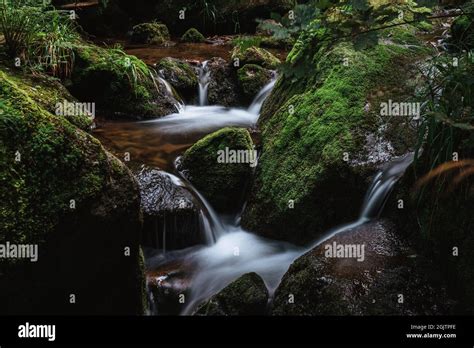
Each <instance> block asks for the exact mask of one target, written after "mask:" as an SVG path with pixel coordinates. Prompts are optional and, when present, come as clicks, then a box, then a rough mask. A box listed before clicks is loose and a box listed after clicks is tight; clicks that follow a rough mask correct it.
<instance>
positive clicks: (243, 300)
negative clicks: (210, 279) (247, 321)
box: [194, 273, 268, 316]
mask: <svg viewBox="0 0 474 348" xmlns="http://www.w3.org/2000/svg"><path fill="white" fill-rule="evenodd" d="M267 304H268V290H267V287H266V286H265V283H264V282H263V280H262V278H260V276H258V275H257V274H256V273H248V274H245V275H243V276H241V277H240V278H239V279H237V280H235V281H234V282H233V283H231V284H230V285H228V286H227V287H226V288H224V289H223V290H222V291H220V292H219V293H218V294H216V295H214V296H213V297H211V298H210V299H209V300H208V301H206V302H205V303H203V304H201V305H200V306H199V308H198V309H197V310H196V312H195V313H194V315H207V316H251V315H264V314H265V313H266V308H267Z"/></svg>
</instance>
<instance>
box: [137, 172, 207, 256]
mask: <svg viewBox="0 0 474 348" xmlns="http://www.w3.org/2000/svg"><path fill="white" fill-rule="evenodd" d="M136 178H137V180H138V184H139V187H140V194H141V206H142V210H143V214H144V225H143V232H142V245H144V246H146V247H150V248H154V249H164V250H173V249H184V248H186V247H189V246H194V245H197V244H200V243H202V242H203V237H202V235H201V228H200V219H199V211H200V210H199V206H198V204H197V202H196V200H195V198H194V197H193V195H192V194H191V193H190V192H189V191H188V190H186V189H185V188H183V187H181V186H178V185H177V184H176V183H175V182H174V181H173V179H172V178H171V177H170V176H169V175H168V174H167V173H165V172H163V171H160V170H157V169H152V168H148V167H143V168H142V169H141V170H140V172H138V173H137V174H136Z"/></svg>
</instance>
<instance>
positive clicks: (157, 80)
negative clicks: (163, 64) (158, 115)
mask: <svg viewBox="0 0 474 348" xmlns="http://www.w3.org/2000/svg"><path fill="white" fill-rule="evenodd" d="M160 75H161V72H158V73H152V74H151V76H152V78H153V83H154V84H155V88H156V90H157V91H160V88H159V87H158V84H160V85H162V86H163V87H164V88H165V92H166V95H167V96H168V97H170V98H172V99H173V100H175V104H174V106H175V108H176V110H177V111H178V113H180V112H182V111H183V110H184V102H183V101H182V99H181V97H180V96H179V95H178V93H176V91H175V90H174V88H173V86H171V84H170V83H169V82H168V81H166V80H165V79H164V78H163V77H161V76H160Z"/></svg>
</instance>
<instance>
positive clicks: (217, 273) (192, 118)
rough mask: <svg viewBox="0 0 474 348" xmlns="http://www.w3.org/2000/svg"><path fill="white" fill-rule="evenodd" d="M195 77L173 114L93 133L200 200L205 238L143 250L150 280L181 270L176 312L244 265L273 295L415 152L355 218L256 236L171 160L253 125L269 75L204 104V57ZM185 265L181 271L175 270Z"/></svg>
mask: <svg viewBox="0 0 474 348" xmlns="http://www.w3.org/2000/svg"><path fill="white" fill-rule="evenodd" d="M199 80H200V81H199V91H198V93H199V99H198V100H199V104H200V105H197V106H196V105H181V106H179V107H177V110H179V111H178V112H176V113H175V114H171V115H168V116H166V117H163V118H160V119H156V120H151V121H142V122H111V121H108V122H105V123H103V124H102V125H101V127H99V128H98V129H97V130H96V134H97V136H98V137H99V139H100V140H101V141H102V142H103V143H104V145H105V146H106V147H108V148H109V149H110V150H111V151H113V152H114V153H115V154H116V155H118V156H119V157H120V155H119V154H123V153H124V152H129V153H130V154H131V157H132V158H133V163H132V164H131V166H132V167H133V165H139V164H143V163H145V164H147V165H149V166H154V167H159V168H160V169H162V170H164V171H166V172H167V175H168V176H169V177H170V178H171V179H172V182H173V183H174V184H175V185H178V186H181V187H183V188H185V189H186V190H188V191H189V192H191V193H192V194H193V196H195V197H197V199H198V201H199V203H200V209H201V212H200V219H201V228H202V229H203V230H204V234H205V245H200V246H195V247H192V248H188V249H185V250H178V251H167V252H164V250H147V251H146V265H147V274H148V277H147V278H148V280H149V281H150V279H152V280H153V281H155V282H156V283H158V284H162V283H166V282H169V283H170V284H171V283H173V282H174V277H176V274H178V278H180V277H181V278H180V279H179V282H178V283H179V286H178V288H179V289H186V291H187V295H186V296H187V298H186V302H185V305H184V306H183V307H182V308H184V309H182V312H181V314H182V315H191V314H192V313H193V312H194V311H195V310H196V308H197V306H198V305H199V304H200V303H202V302H203V301H205V300H206V299H208V298H209V297H211V296H212V295H214V294H216V293H217V292H219V291H220V290H222V289H223V288H224V287H226V286H227V285H228V284H230V283H231V282H232V281H234V280H235V279H237V278H238V277H240V276H241V275H243V274H246V273H249V272H256V273H257V274H259V275H260V276H261V277H262V279H263V280H264V282H265V285H266V286H267V288H268V290H269V294H270V298H271V297H272V295H273V294H274V291H275V290H276V288H277V287H278V285H279V283H280V281H281V279H282V277H283V275H284V274H285V272H286V271H287V270H288V268H289V266H290V264H291V263H292V262H293V261H294V260H295V259H296V258H298V257H299V256H301V255H302V254H304V253H306V252H307V251H309V250H311V249H312V248H313V247H315V246H316V245H318V244H320V243H322V242H324V241H325V240H327V239H329V238H331V237H333V236H334V235H336V234H338V233H341V232H343V231H347V230H349V229H352V228H356V227H359V226H361V225H363V224H365V223H368V222H370V221H373V220H374V219H377V218H378V217H379V215H380V213H381V211H382V209H383V206H384V204H385V202H386V200H387V198H388V196H389V194H390V192H391V190H392V188H393V185H394V184H395V183H396V181H397V180H398V179H399V178H400V177H401V176H402V175H403V173H404V172H405V170H406V168H407V167H408V166H409V165H410V164H411V162H412V160H413V156H412V155H407V156H405V157H403V158H399V159H396V160H395V161H393V162H392V163H391V164H389V165H387V166H386V168H384V169H383V170H382V171H380V173H379V174H378V175H376V177H375V178H374V180H373V184H372V185H371V187H369V188H368V192H367V195H366V198H365V202H364V204H363V206H362V209H361V214H360V218H359V220H358V221H355V222H353V223H350V224H346V225H343V226H341V227H338V228H335V229H333V230H330V231H328V232H327V233H326V234H325V235H324V236H323V237H322V238H321V239H320V240H317V241H315V242H314V243H312V244H310V245H308V246H307V247H296V246H294V245H291V244H289V243H285V242H281V241H273V240H268V239H265V238H262V237H259V236H257V235H255V234H253V233H251V231H245V230H244V229H243V228H242V227H241V226H240V223H239V222H240V215H238V216H236V217H234V218H233V219H229V218H228V217H223V216H219V215H218V214H217V213H216V212H215V211H214V209H213V207H212V206H211V205H210V204H209V203H208V202H207V200H206V198H205V197H204V196H203V195H202V194H201V193H200V192H198V191H197V190H196V189H195V188H194V187H193V186H192V184H191V183H189V182H188V181H187V180H186V179H185V178H184V177H183V176H182V175H181V174H180V172H179V171H178V170H177V168H176V161H177V159H178V158H179V156H180V155H181V154H182V153H183V152H184V151H185V150H186V149H187V148H189V147H190V146H192V145H193V144H194V143H195V142H197V141H198V140H199V139H201V138H203V137H204V136H205V135H207V134H210V133H212V132H214V131H216V130H219V129H221V128H224V127H228V126H233V127H242V128H255V127H256V123H257V121H258V118H259V114H260V109H261V107H262V105H263V102H264V101H265V99H266V97H267V96H268V95H269V94H270V93H271V91H272V88H273V86H274V85H275V80H273V81H271V82H270V83H269V84H268V85H267V86H265V87H264V88H263V89H262V90H261V92H260V93H259V94H258V95H257V96H256V97H255V100H254V101H253V103H252V104H251V105H250V106H249V107H248V108H247V109H245V108H225V107H222V106H218V105H212V106H209V105H207V87H208V85H209V73H208V72H207V70H206V62H205V61H204V62H203V63H202V66H201V70H200V73H199ZM163 83H166V82H165V81H164V82H163ZM242 210H243V209H242ZM183 269H184V270H185V271H184V274H185V275H184V277H182V276H181V275H180V274H181V273H182V272H181V271H182V270H183ZM157 270H158V271H157ZM159 270H161V271H159ZM175 285H176V284H175ZM179 289H178V291H179ZM149 298H150V303H151V306H150V310H149V314H150V315H159V314H161V310H160V308H157V307H156V306H155V305H154V300H153V294H151V293H149Z"/></svg>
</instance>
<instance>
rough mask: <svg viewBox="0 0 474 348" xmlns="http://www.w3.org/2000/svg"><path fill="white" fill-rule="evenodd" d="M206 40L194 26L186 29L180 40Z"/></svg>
mask: <svg viewBox="0 0 474 348" xmlns="http://www.w3.org/2000/svg"><path fill="white" fill-rule="evenodd" d="M204 41H206V38H205V37H204V35H202V34H201V33H200V32H199V30H197V29H195V28H191V29H188V30H187V31H186V32H185V33H184V34H183V36H181V42H191V43H200V42H204Z"/></svg>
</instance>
